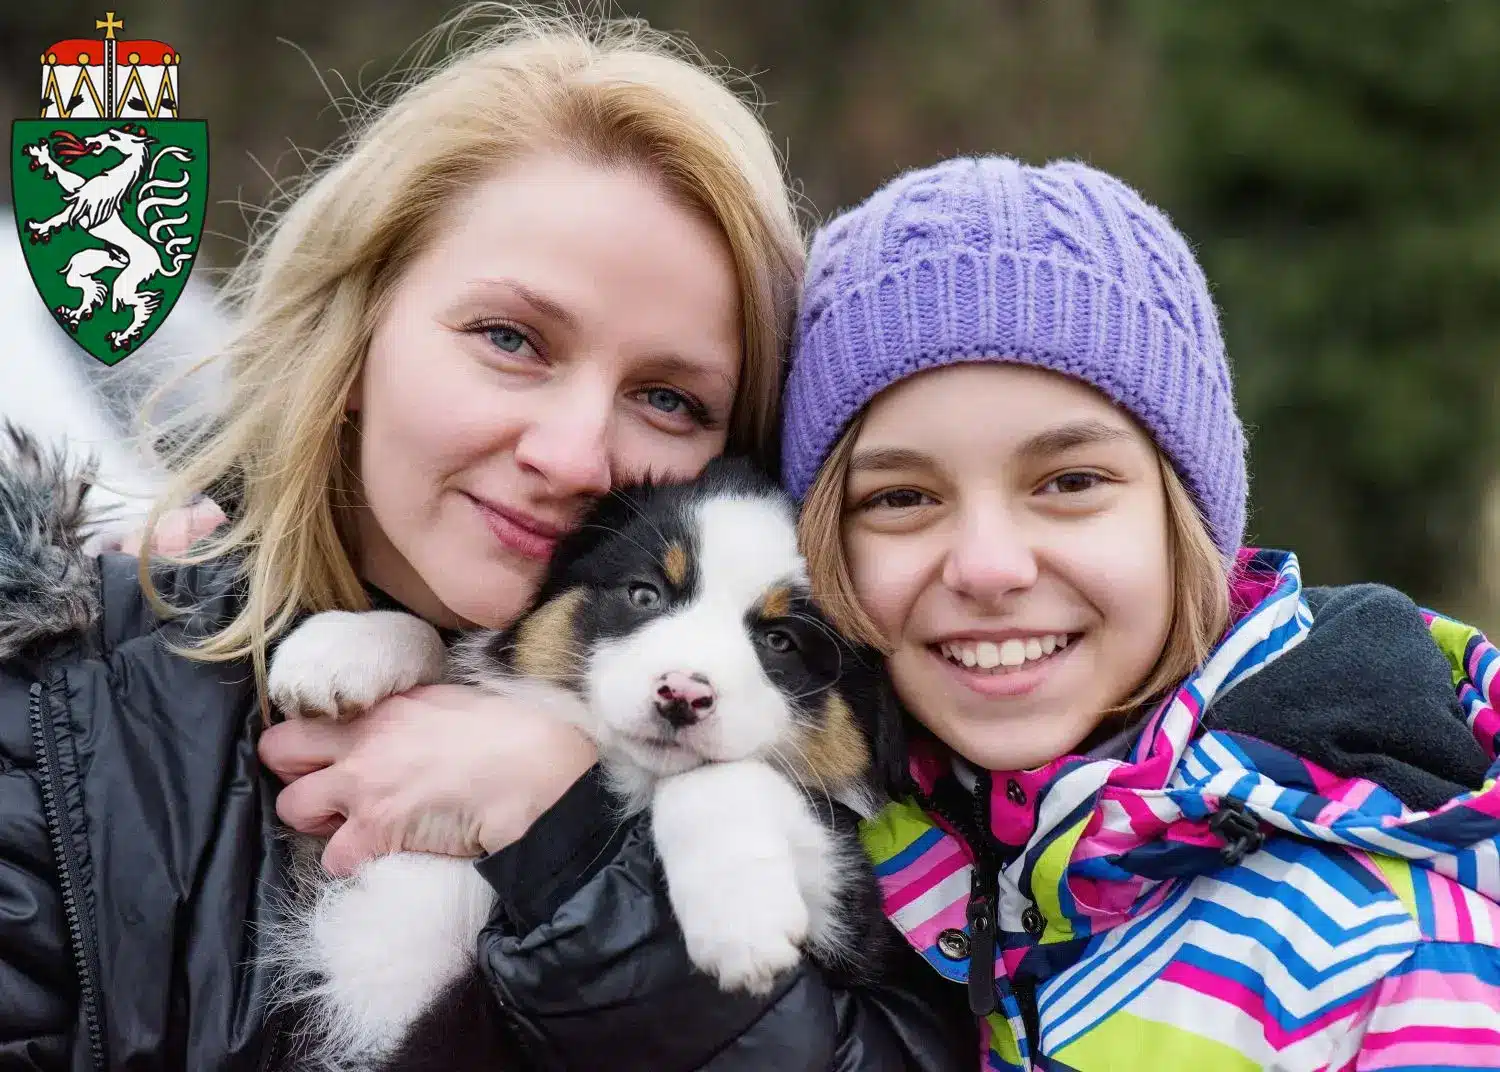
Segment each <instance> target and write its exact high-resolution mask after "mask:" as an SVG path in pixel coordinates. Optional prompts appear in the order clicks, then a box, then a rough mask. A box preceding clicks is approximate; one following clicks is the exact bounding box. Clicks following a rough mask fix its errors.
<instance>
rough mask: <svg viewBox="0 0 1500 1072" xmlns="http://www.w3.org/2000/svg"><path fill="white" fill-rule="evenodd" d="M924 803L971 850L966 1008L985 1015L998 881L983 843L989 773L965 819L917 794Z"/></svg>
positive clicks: (991, 991)
mask: <svg viewBox="0 0 1500 1072" xmlns="http://www.w3.org/2000/svg"><path fill="white" fill-rule="evenodd" d="M920 798H921V801H922V804H923V806H924V807H926V808H928V809H929V810H931V811H934V812H936V813H937V814H938V815H940V816H942V817H943V818H944V819H946V820H947V821H948V825H949V826H951V827H953V829H954V830H957V831H958V832H959V833H960V834H961V835H963V837H964V840H966V841H967V842H968V843H969V851H970V852H972V853H973V854H974V871H973V876H972V878H971V880H970V884H969V904H968V906H967V908H966V909H965V911H964V917H965V919H966V920H967V922H968V924H969V983H968V992H969V1011H970V1012H972V1013H973V1014H974V1015H975V1016H988V1015H989V1014H990V1013H992V1012H994V1011H995V1008H996V1000H995V931H996V927H997V925H998V920H997V913H996V903H995V902H996V896H995V895H996V887H997V886H998V884H999V881H1000V868H999V865H998V864H997V863H996V862H995V854H994V853H993V852H992V851H991V850H990V849H989V847H988V846H987V845H985V843H984V839H985V836H986V831H988V830H989V817H988V815H987V814H986V805H987V803H988V801H989V775H988V774H981V775H980V776H979V785H978V786H977V787H976V788H975V791H974V813H973V815H972V816H970V819H969V821H968V822H963V821H960V820H959V819H958V817H957V816H956V815H953V814H952V813H950V812H949V811H948V809H946V808H945V807H943V806H942V805H941V804H939V803H938V802H937V800H935V799H933V798H932V797H930V796H927V795H926V794H920Z"/></svg>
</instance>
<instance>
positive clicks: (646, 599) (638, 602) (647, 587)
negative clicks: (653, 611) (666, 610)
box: [626, 581, 661, 610]
mask: <svg viewBox="0 0 1500 1072" xmlns="http://www.w3.org/2000/svg"><path fill="white" fill-rule="evenodd" d="M626 594H627V595H629V596H630V603H631V606H635V607H640V608H641V609H643V610H649V609H650V608H651V607H654V606H656V605H657V604H658V603H660V602H661V592H660V591H658V590H657V588H656V586H655V585H652V584H647V583H646V582H645V581H637V582H636V583H635V584H632V585H631V586H630V587H629V588H627V589H626Z"/></svg>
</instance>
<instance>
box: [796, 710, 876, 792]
mask: <svg viewBox="0 0 1500 1072" xmlns="http://www.w3.org/2000/svg"><path fill="white" fill-rule="evenodd" d="M797 744H798V752H799V754H800V757H801V761H802V763H803V765H804V767H805V775H806V777H807V781H808V784H809V785H813V786H820V785H821V786H825V787H827V788H830V789H833V788H836V787H838V786H842V785H848V784H849V783H851V782H853V781H855V780H857V779H859V778H861V777H863V776H864V775H865V772H866V771H867V770H868V769H869V766H870V749H869V747H868V746H867V745H866V744H865V738H864V735H863V734H861V733H860V732H859V727H858V726H857V725H856V724H855V722H854V712H853V711H851V710H850V709H849V704H848V703H847V702H846V701H845V700H844V698H843V697H842V696H840V695H839V694H838V693H836V692H831V693H829V694H828V699H826V700H825V701H824V702H823V711H822V717H821V718H820V720H819V722H818V724H817V725H816V726H808V727H806V728H804V729H802V730H801V731H800V732H799V736H798V741H797Z"/></svg>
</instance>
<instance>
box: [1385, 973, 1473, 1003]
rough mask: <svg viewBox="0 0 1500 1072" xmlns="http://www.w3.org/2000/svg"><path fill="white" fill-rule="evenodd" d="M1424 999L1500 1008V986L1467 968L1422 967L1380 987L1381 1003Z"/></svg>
mask: <svg viewBox="0 0 1500 1072" xmlns="http://www.w3.org/2000/svg"><path fill="white" fill-rule="evenodd" d="M1421 1000H1425V1001H1445V1002H1451V1003H1453V1004H1465V1003H1468V1004H1473V1005H1483V1006H1485V1007H1486V1008H1491V1009H1500V986H1495V985H1493V984H1491V983H1486V982H1485V981H1484V980H1483V979H1478V978H1475V977H1474V976H1472V975H1469V974H1467V973H1466V972H1442V971H1438V970H1437V969H1435V968H1422V969H1420V970H1418V971H1412V972H1407V973H1406V974H1405V975H1402V976H1399V977H1398V978H1396V979H1393V980H1391V981H1390V982H1388V983H1386V984H1385V985H1384V986H1383V987H1381V992H1380V1005H1381V1007H1387V1006H1392V1005H1400V1004H1403V1003H1404V1002H1408V1001H1421Z"/></svg>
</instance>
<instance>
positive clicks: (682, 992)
mask: <svg viewBox="0 0 1500 1072" xmlns="http://www.w3.org/2000/svg"><path fill="white" fill-rule="evenodd" d="M67 495H68V492H67V488H66V485H65V482H64V481H63V480H62V478H61V475H60V473H59V472H58V471H57V470H56V469H55V467H53V466H52V464H51V463H49V462H47V460H46V459H35V458H33V459H32V461H31V462H26V461H24V460H23V462H22V463H20V464H18V463H16V462H15V461H14V460H12V459H4V458H0V1070H8V1069H49V1070H60V1069H69V1070H72V1072H84V1070H89V1069H131V1070H140V1072H146V1070H156V1069H187V1070H192V1072H211V1070H218V1069H235V1070H253V1072H260V1070H262V1069H264V1068H266V1067H268V1066H270V1067H275V1066H276V1065H278V1064H280V1063H281V1060H282V1059H281V1058H279V1057H277V1056H276V1055H277V1054H281V1055H284V1054H285V1053H286V1052H287V1051H286V1048H285V1045H284V1039H283V1038H281V1037H280V1036H282V1035H284V1034H285V1031H284V1025H278V1022H277V1021H276V1020H275V1019H274V1018H272V1019H271V1022H269V1023H268V1017H267V1012H266V996H267V990H268V983H269V980H268V978H267V976H266V973H265V972H264V971H262V970H260V969H258V968H257V967H255V963H256V935H257V933H258V932H259V930H260V929H261V928H262V927H264V926H265V925H267V924H269V923H273V922H274V921H275V912H276V908H275V905H276V902H277V897H278V895H279V893H280V891H281V890H282V889H284V875H285V867H286V863H287V860H286V857H285V851H284V842H283V841H281V840H280V839H278V837H277V836H276V821H275V814H274V799H275V794H276V791H277V789H278V784H277V783H276V782H275V780H274V778H273V776H271V775H270V774H269V773H268V772H266V771H265V770H263V769H262V767H261V766H260V764H259V763H258V761H257V758H256V753H255V742H256V735H257V732H258V728H259V724H260V723H259V714H258V709H257V704H256V702H255V693H254V685H253V681H252V678H251V674H250V672H249V669H248V667H247V666H245V665H241V664H220V665H210V664H203V663H197V662H193V661H190V660H188V659H185V658H182V657H180V656H177V655H174V654H172V653H171V652H169V651H168V650H167V647H166V643H165V642H172V641H179V640H181V639H182V638H183V637H184V636H185V635H186V634H185V630H190V629H199V628H207V629H212V628H214V627H215V625H216V624H217V623H220V622H223V621H225V620H227V619H228V617H229V616H231V615H232V614H233V613H234V612H235V610H236V608H237V606H238V604H237V601H236V599H237V597H236V595H235V593H234V592H233V590H232V588H231V586H230V585H229V584H228V583H227V577H228V571H227V569H225V568H223V567H222V566H221V567H214V566H204V567H196V568H186V567H184V568H180V569H175V570H172V571H167V572H164V573H163V574H162V580H161V582H160V587H161V589H162V590H163V592H164V593H166V594H167V595H168V597H169V599H170V600H171V601H172V602H174V603H176V604H178V605H187V604H192V605H196V606H197V607H198V608H199V609H198V610H197V612H196V613H195V614H194V615H193V616H191V617H188V618H177V619H173V620H168V621H163V620H162V619H159V618H158V617H157V615H156V614H155V613H154V612H153V611H152V609H151V607H150V606H149V604H148V603H147V602H146V600H145V598H144V597H143V595H142V592H141V589H140V586H139V584H138V581H137V577H136V568H137V563H136V561H135V560H134V559H132V558H127V557H124V556H118V555H106V556H104V557H102V558H98V559H94V558H91V557H86V556H84V555H83V554H82V552H81V551H80V550H78V548H77V546H76V540H75V539H74V537H73V534H72V531H71V526H72V522H73V520H74V519H73V518H70V517H69V516H68V514H69V513H70V511H69V508H68V507H69V504H68V502H67V501H66V500H67ZM601 792H602V791H601V789H600V785H599V781H598V778H597V776H596V775H594V774H591V775H589V776H586V777H585V778H584V779H582V780H581V781H580V782H578V783H577V784H576V785H575V786H574V787H573V788H572V789H571V790H570V791H569V792H568V793H567V794H566V795H565V796H564V797H563V799H562V800H561V801H559V802H558V804H557V805H556V806H555V807H554V808H553V809H552V810H551V811H549V812H548V813H547V814H546V815H545V816H543V818H542V819H541V820H540V821H539V822H538V823H537V824H536V825H535V826H534V827H533V828H532V830H531V831H530V832H529V833H528V834H527V836H526V837H525V838H524V839H523V840H522V841H520V842H519V843H517V844H516V845H514V846H511V847H510V848H508V849H506V850H504V851H503V852H500V853H497V854H495V855H493V856H490V857H488V858H486V859H484V860H482V861H481V862H480V863H479V867H480V868H481V870H482V872H483V873H484V874H485V876H486V877H487V878H488V879H489V881H490V882H491V883H492V884H493V885H494V887H495V889H496V891H497V893H498V895H499V896H498V905H497V908H496V912H495V915H494V918H493V919H492V921H491V923H490V925H489V927H488V928H487V929H486V930H485V931H484V933H483V934H482V936H481V938H480V948H479V957H480V964H481V966H482V968H483V970H484V973H485V975H486V977H487V978H488V980H489V982H490V983H491V986H492V989H493V992H494V996H495V999H496V1000H495V1001H494V1003H493V1013H492V1014H493V1015H494V1016H496V1017H505V1018H507V1023H506V1028H507V1033H508V1034H509V1035H510V1036H512V1037H514V1038H518V1039H521V1040H523V1041H524V1043H525V1052H526V1057H527V1059H526V1060H525V1062H524V1063H525V1064H526V1065H528V1066H530V1067H533V1068H537V1069H598V1068H604V1067H608V1068H611V1069H642V1070H647V1069H649V1070H651V1072H671V1070H677V1069H681V1070H687V1069H699V1068H703V1069H712V1070H724V1072H728V1070H738V1069H771V1070H774V1072H798V1070H803V1069H806V1070H809V1072H811V1070H819V1072H821V1070H825V1069H880V1070H886V1069H890V1070H895V1069H908V1068H909V1069H923V1070H926V1069H934V1070H936V1069H949V1068H965V1069H967V1068H972V1067H973V1066H974V1062H975V1061H976V1060H977V1054H978V1046H977V1041H976V1038H975V1029H974V1026H973V1021H972V1019H971V1018H970V1017H968V1015H967V1010H965V1009H964V1008H962V1006H961V1005H959V1006H957V1007H955V1005H954V996H953V994H952V992H951V991H952V988H946V989H945V988H942V986H941V980H940V979H938V977H937V976H936V975H935V974H933V973H931V972H930V971H929V969H927V968H926V966H925V965H923V964H922V963H921V962H920V961H917V960H916V957H915V954H910V953H909V952H908V951H907V950H906V946H905V943H904V942H899V941H896V942H894V943H893V947H894V948H897V949H899V950H901V953H900V954H899V955H900V956H901V957H903V958H907V959H904V960H903V961H902V963H901V964H900V965H899V966H897V967H895V968H894V969H893V972H892V977H891V979H890V980H889V983H890V985H889V986H883V987H881V988H879V989H874V990H857V991H856V990H846V989H841V988H839V987H838V986H836V985H834V984H832V983H831V982H830V981H829V980H827V979H825V978H823V977H822V976H820V975H818V974H817V973H815V972H813V971H811V970H809V971H805V972H803V973H801V974H799V975H796V976H795V977H794V978H790V979H788V980H787V982H786V983H785V985H784V986H782V987H780V988H779V989H778V990H777V991H776V992H775V993H773V994H772V995H771V996H770V997H768V998H750V997H743V996H729V995H725V994H722V993H720V992H718V991H717V989H716V988H715V987H714V985H713V984H712V982H711V981H710V980H709V979H708V978H707V977H706V976H703V975H701V974H699V973H696V972H694V971H693V970H692V969H691V967H690V966H689V964H688V962H687V960H686V957H685V954H684V951H683V947H682V941H681V937H680V935H679V933H678V931H677V929H676V927H675V924H674V923H673V922H672V919H671V915H670V912H669V910H668V907H667V902H666V898H665V894H664V891H663V889H662V887H661V883H660V878H659V873H658V871H657V869H656V866H655V864H654V861H653V858H652V854H651V851H650V847H649V839H648V838H646V837H644V836H643V831H642V829H641V827H640V826H626V827H624V828H619V829H617V828H616V827H615V825H614V824H613V823H612V822H610V820H609V818H608V811H607V809H606V807H605V806H604V800H603V797H602V795H601ZM376 937H377V936H373V935H372V940H376Z"/></svg>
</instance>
